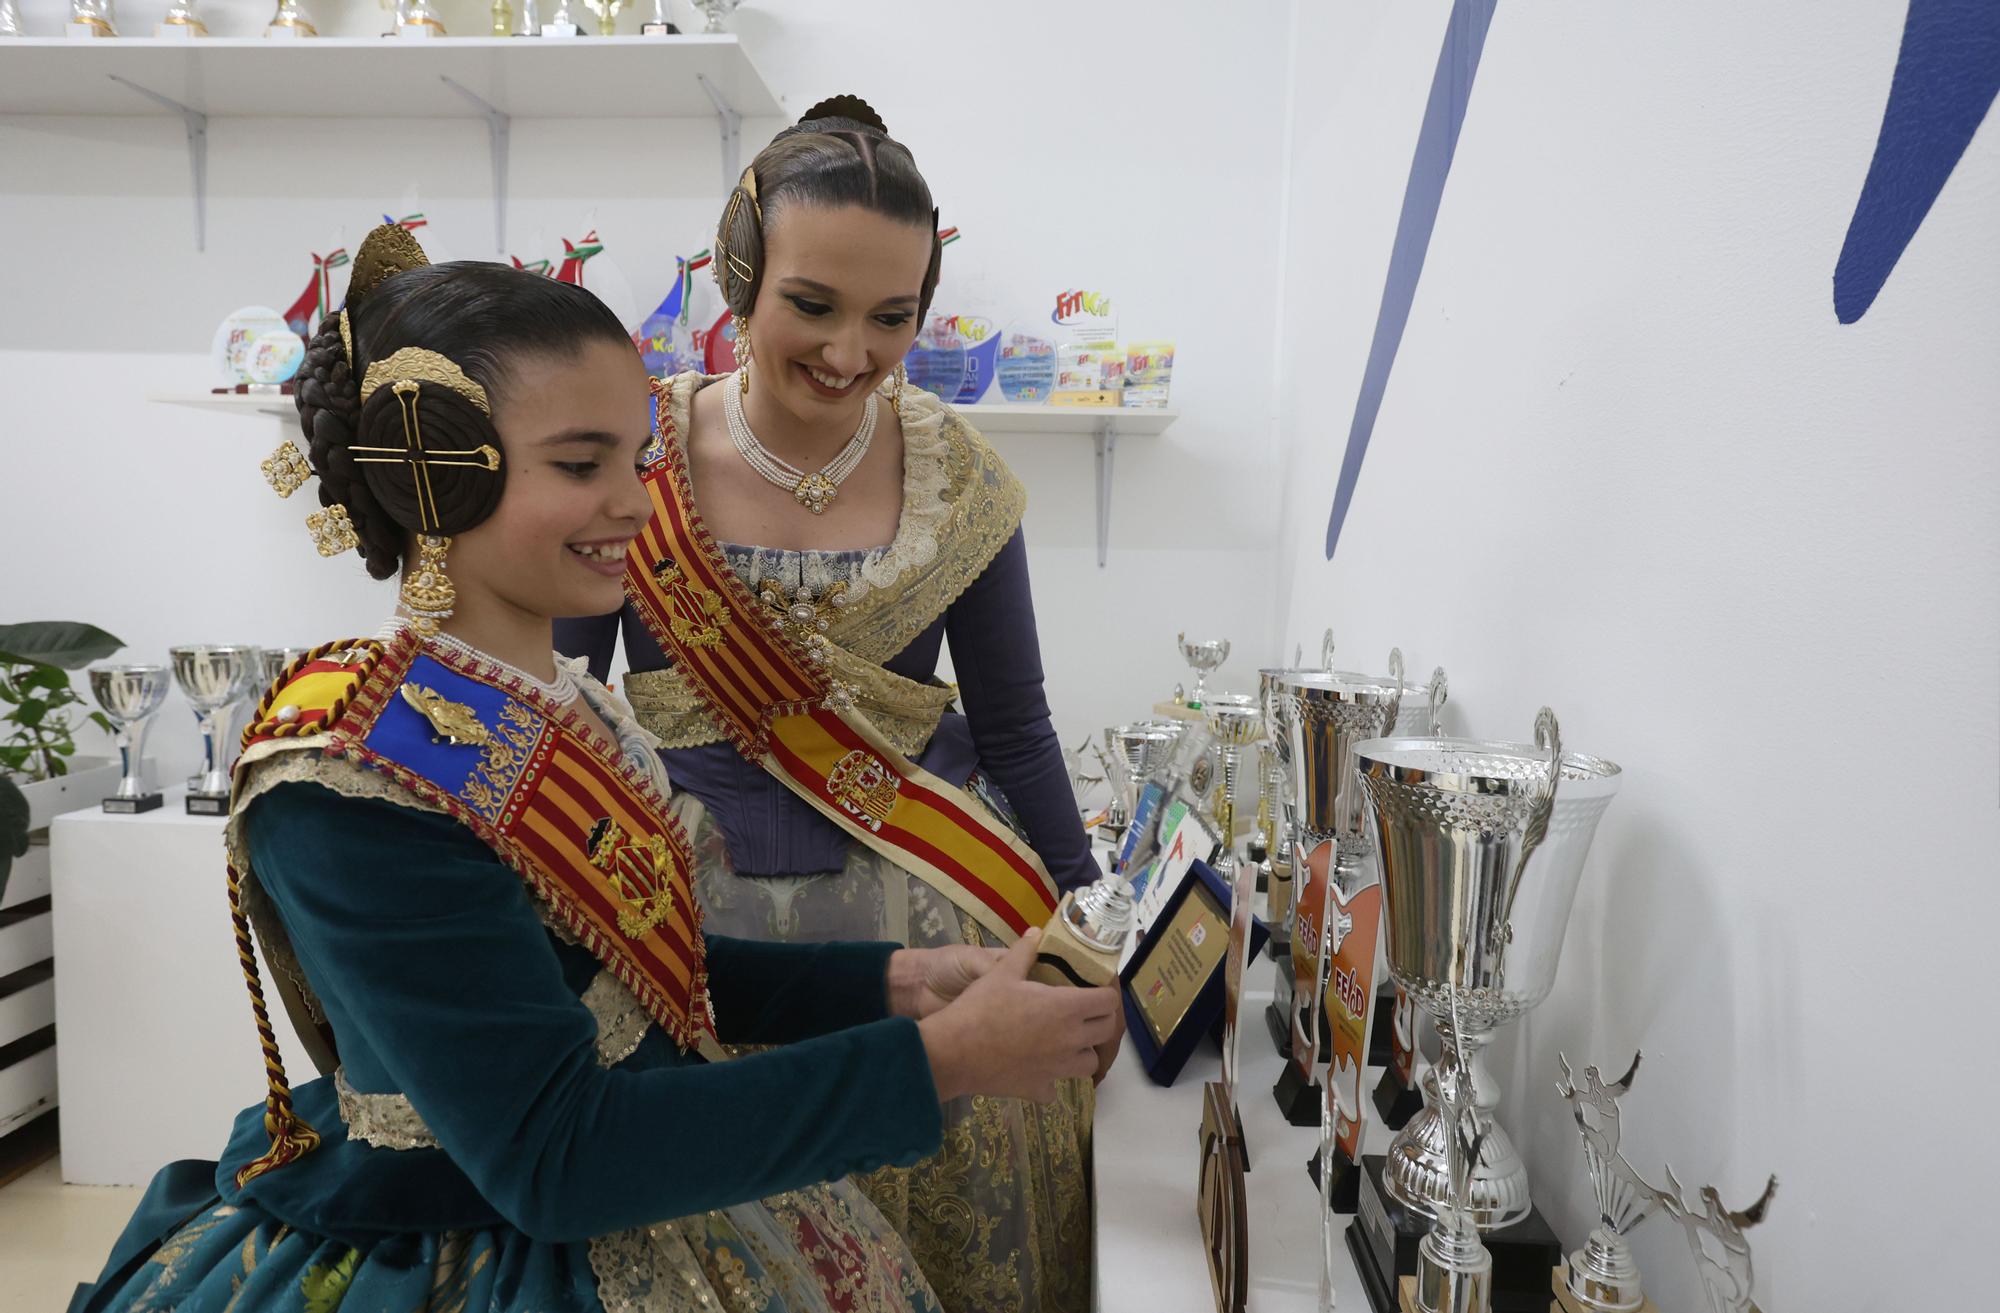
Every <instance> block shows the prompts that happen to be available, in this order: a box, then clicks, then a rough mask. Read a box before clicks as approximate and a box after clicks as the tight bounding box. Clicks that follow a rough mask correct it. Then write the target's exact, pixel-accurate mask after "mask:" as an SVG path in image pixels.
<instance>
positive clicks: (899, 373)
mask: <svg viewBox="0 0 2000 1313" xmlns="http://www.w3.org/2000/svg"><path fill="white" fill-rule="evenodd" d="M893 377H894V378H895V380H896V386H895V387H893V388H891V389H890V390H889V404H890V405H891V406H894V407H895V408H896V413H897V414H899V415H900V414H901V413H902V411H903V384H905V383H907V382H909V381H910V371H909V370H907V369H905V368H903V362H902V361H900V360H898V361H897V362H896V372H895V374H894V376H893Z"/></svg>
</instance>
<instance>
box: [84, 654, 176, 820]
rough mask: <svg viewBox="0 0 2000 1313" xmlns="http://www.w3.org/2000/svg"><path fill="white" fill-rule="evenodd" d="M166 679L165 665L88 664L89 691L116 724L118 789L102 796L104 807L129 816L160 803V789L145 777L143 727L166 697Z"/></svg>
mask: <svg viewBox="0 0 2000 1313" xmlns="http://www.w3.org/2000/svg"><path fill="white" fill-rule="evenodd" d="M168 680H169V676H168V674H167V668H166V667H165V666H144V665H136V666H92V667H91V668H90V695H91V696H92V697H94V698H96V699H97V705H98V706H100V707H102V708H103V709H104V714H105V715H106V716H109V717H110V718H111V722H112V724H114V725H116V726H117V727H118V764H119V767H120V770H121V777H120V779H119V781H118V789H117V792H115V793H113V794H112V795H111V796H110V797H108V798H106V799H105V800H104V810H105V811H108V812H113V813H119V814H123V815H128V816H129V815H133V814H135V813H138V812H148V811H151V810H153V808H155V807H157V806H159V805H160V795H159V793H158V792H157V791H156V790H154V789H151V788H149V787H148V782H147V779H146V731H147V729H149V728H151V726H150V725H149V723H148V722H149V721H150V719H151V717H152V715H153V713H154V712H155V711H158V710H159V709H160V703H161V702H163V701H165V700H166V696H167V684H168Z"/></svg>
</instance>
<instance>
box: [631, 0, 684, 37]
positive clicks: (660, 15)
mask: <svg viewBox="0 0 2000 1313" xmlns="http://www.w3.org/2000/svg"><path fill="white" fill-rule="evenodd" d="M680 34H681V30H680V29H679V28H678V27H675V26H674V25H673V24H672V23H670V22H668V21H667V0H653V16H652V17H651V18H649V19H647V20H646V21H645V22H643V23H641V24H639V35H640V36H679V35H680Z"/></svg>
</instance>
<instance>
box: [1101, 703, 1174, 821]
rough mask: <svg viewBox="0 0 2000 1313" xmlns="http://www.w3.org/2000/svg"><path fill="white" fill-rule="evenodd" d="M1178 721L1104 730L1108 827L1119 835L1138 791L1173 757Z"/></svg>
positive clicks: (1161, 721)
mask: <svg viewBox="0 0 2000 1313" xmlns="http://www.w3.org/2000/svg"><path fill="white" fill-rule="evenodd" d="M1182 728H1183V726H1182V725H1181V723H1180V722H1179V721H1163V720H1142V721H1139V722H1138V723H1136V724H1132V725H1117V726H1114V727H1112V728H1110V729H1107V730H1105V731H1104V767H1105V773H1106V774H1107V775H1109V776H1110V777H1111V828H1112V829H1113V831H1115V832H1116V833H1117V834H1120V835H1122V834H1123V833H1124V832H1125V827H1126V826H1127V825H1130V824H1131V823H1132V814H1133V812H1134V810H1135V809H1136V808H1137V807H1138V804H1139V790H1140V789H1141V788H1143V787H1144V786H1145V782H1146V781H1147V780H1149V779H1151V778H1152V777H1153V776H1154V775H1155V774H1156V773H1157V772H1158V771H1159V770H1160V768H1161V767H1163V766H1165V765H1166V763H1167V759H1168V758H1169V757H1171V756H1172V755H1173V751H1174V744H1175V742H1176V741H1177V740H1178V739H1179V738H1180V736H1181V730H1182Z"/></svg>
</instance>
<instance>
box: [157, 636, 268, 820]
mask: <svg viewBox="0 0 2000 1313" xmlns="http://www.w3.org/2000/svg"><path fill="white" fill-rule="evenodd" d="M168 655H169V656H171V657H172V658H173V663H174V682H175V683H177V684H179V685H180V686H181V692H182V693H183V694H185V695H186V696H187V700H188V705H190V706H192V707H193V708H194V713H195V717H196V719H197V720H199V722H200V723H201V752H202V770H201V776H200V778H199V779H198V780H197V781H196V782H195V783H194V784H193V785H192V786H190V788H189V789H188V796H187V811H188V814H189V815H190V816H224V815H227V814H228V812H229V771H228V762H229V743H228V736H229V712H230V708H232V707H233V706H235V704H236V703H237V702H238V701H240V700H241V699H242V698H243V695H244V693H245V692H246V691H247V690H249V689H250V688H251V686H252V681H253V680H255V679H256V678H257V676H258V675H259V674H261V673H262V670H263V666H262V663H261V662H260V660H259V658H258V655H257V649H256V648H254V647H247V646H243V645H241V644H219V645H212V644H195V645H191V646H188V647H176V648H170V649H168Z"/></svg>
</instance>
